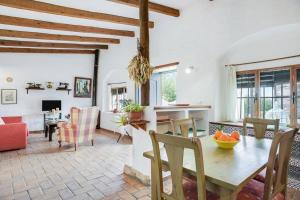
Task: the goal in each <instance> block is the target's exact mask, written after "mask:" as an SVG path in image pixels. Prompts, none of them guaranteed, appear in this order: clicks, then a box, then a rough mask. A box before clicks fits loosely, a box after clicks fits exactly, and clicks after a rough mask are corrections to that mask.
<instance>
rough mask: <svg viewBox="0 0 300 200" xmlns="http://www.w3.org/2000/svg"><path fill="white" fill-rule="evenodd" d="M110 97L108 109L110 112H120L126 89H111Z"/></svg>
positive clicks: (125, 96)
mask: <svg viewBox="0 0 300 200" xmlns="http://www.w3.org/2000/svg"><path fill="white" fill-rule="evenodd" d="M110 92H111V95H110V109H111V110H121V103H120V101H121V100H124V99H126V98H127V88H126V87H117V88H111V91H110Z"/></svg>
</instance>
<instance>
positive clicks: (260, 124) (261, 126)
mask: <svg viewBox="0 0 300 200" xmlns="http://www.w3.org/2000/svg"><path fill="white" fill-rule="evenodd" d="M247 124H252V125H253V129H254V135H255V137H256V138H264V137H265V133H266V131H267V128H268V126H269V125H273V126H274V133H277V132H278V130H279V119H260V118H248V117H246V118H245V119H244V121H243V135H247Z"/></svg>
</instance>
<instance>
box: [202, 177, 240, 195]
mask: <svg viewBox="0 0 300 200" xmlns="http://www.w3.org/2000/svg"><path fill="white" fill-rule="evenodd" d="M206 188H207V190H208V191H210V192H213V193H216V194H218V195H219V196H220V200H235V199H236V194H237V192H236V191H233V190H229V189H226V188H223V187H221V186H219V185H216V184H213V183H211V182H208V181H206Z"/></svg>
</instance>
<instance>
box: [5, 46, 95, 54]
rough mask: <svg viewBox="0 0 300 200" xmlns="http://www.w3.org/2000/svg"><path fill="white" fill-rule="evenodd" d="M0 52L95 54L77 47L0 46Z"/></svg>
mask: <svg viewBox="0 0 300 200" xmlns="http://www.w3.org/2000/svg"><path fill="white" fill-rule="evenodd" d="M0 52H1V53H57V54H95V50H78V49H35V48H9V47H0Z"/></svg>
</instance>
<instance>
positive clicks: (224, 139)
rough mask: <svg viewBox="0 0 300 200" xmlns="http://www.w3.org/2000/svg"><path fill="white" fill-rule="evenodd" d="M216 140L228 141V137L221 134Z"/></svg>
mask: <svg viewBox="0 0 300 200" xmlns="http://www.w3.org/2000/svg"><path fill="white" fill-rule="evenodd" d="M218 140H220V141H230V136H228V135H226V134H222V135H221V136H220V137H218Z"/></svg>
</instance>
